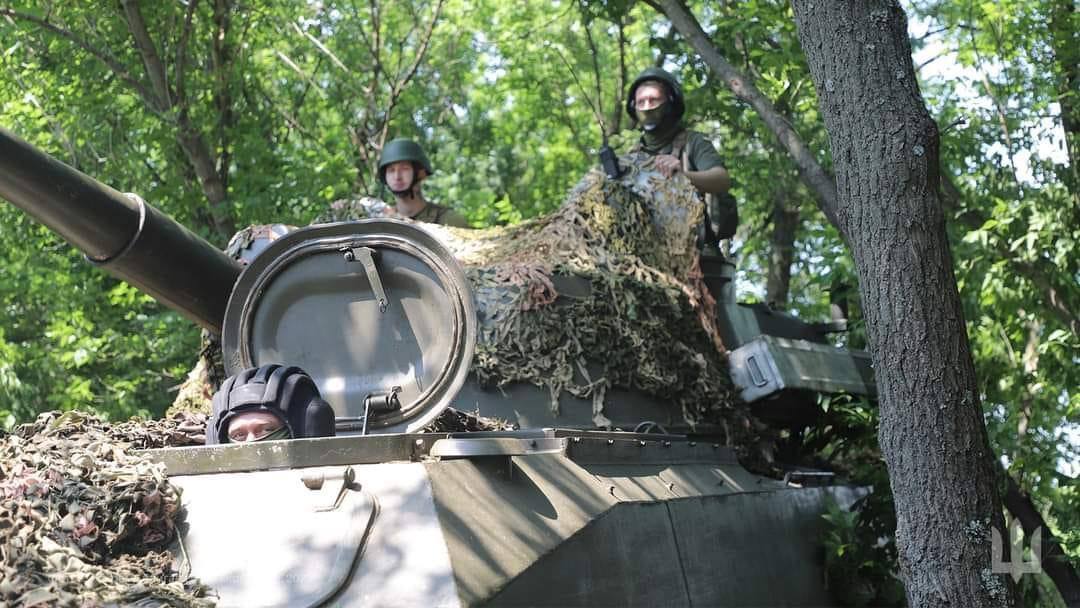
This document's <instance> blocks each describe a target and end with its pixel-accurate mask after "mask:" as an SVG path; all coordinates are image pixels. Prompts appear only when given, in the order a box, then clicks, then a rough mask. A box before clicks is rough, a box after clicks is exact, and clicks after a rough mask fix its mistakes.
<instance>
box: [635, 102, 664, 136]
mask: <svg viewBox="0 0 1080 608" xmlns="http://www.w3.org/2000/svg"><path fill="white" fill-rule="evenodd" d="M667 116H668V104H667V103H662V104H660V105H658V106H656V107H655V108H652V109H651V110H638V111H637V118H638V122H640V123H641V128H643V129H645V130H646V131H655V130H656V128H657V127H659V126H660V125H661V124H662V123H663V122H664V119H666V118H667Z"/></svg>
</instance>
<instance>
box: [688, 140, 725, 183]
mask: <svg viewBox="0 0 1080 608" xmlns="http://www.w3.org/2000/svg"><path fill="white" fill-rule="evenodd" d="M687 143H688V144H689V145H688V146H687V147H686V148H687V149H686V151H685V154H688V155H689V160H690V163H689V165H690V166H691V167H695V168H696V169H698V170H696V171H687V172H686V177H687V178H688V179H689V180H690V183H691V184H694V187H695V188H697V189H698V190H701V191H702V192H708V193H709V194H720V193H723V192H727V191H728V188H730V187H731V176H730V175H728V171H727V168H726V167H724V161H722V160H720V155H719V154H717V152H716V148H714V147H713V145H712V144H711V143H710V142H709V141H708V140H707V139H705V138H704V137H702V136H701V135H700V134H698V133H694V134H693V135H691V137H690V141H689V142H687Z"/></svg>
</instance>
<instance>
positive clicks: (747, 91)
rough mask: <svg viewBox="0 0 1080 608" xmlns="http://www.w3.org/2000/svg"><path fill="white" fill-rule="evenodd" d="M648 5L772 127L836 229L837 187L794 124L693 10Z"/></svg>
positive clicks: (679, 4)
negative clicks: (729, 58)
mask: <svg viewBox="0 0 1080 608" xmlns="http://www.w3.org/2000/svg"><path fill="white" fill-rule="evenodd" d="M645 2H646V3H647V4H648V5H649V6H651V7H653V8H654V9H656V10H657V11H658V12H661V13H663V14H665V15H667V18H668V19H669V20H670V21H671V25H673V26H674V27H675V29H676V30H678V31H679V33H680V34H681V35H682V37H683V38H685V39H686V41H687V42H689V43H690V46H691V47H693V49H694V50H695V51H697V53H698V55H700V56H701V58H702V59H704V60H705V63H706V64H707V65H708V66H709V69H710V70H712V71H713V72H715V73H716V74H717V75H718V76H720V78H721V79H723V81H724V83H725V84H727V86H728V88H730V89H731V91H732V92H733V93H735V96H736V97H738V98H739V99H741V100H743V101H745V102H746V103H748V104H750V107H752V108H754V111H756V112H757V113H758V116H760V117H761V120H763V121H764V122H765V124H766V125H767V126H768V127H769V130H770V131H772V133H773V135H775V136H776V139H777V140H779V142H780V145H782V146H783V147H784V149H786V150H787V151H788V154H790V155H791V158H792V160H794V161H795V166H796V167H797V168H798V169H799V177H800V178H801V179H802V180H803V182H804V183H805V184H806V186H807V187H808V188H809V189H810V192H812V193H813V194H814V198H815V200H817V203H818V206H819V207H820V208H821V211H822V212H823V213H825V217H827V218H829V221H830V222H832V223H833V224H834V225H835V224H836V222H837V219H836V200H837V199H836V183H835V181H834V180H833V177H832V176H831V175H829V173H828V172H827V171H825V169H824V168H822V166H821V164H820V163H818V162H817V159H815V158H814V154H813V153H812V152H811V151H810V149H809V148H807V147H806V144H805V143H804V142H803V140H802V138H800V137H799V134H798V133H796V132H795V129H794V128H792V126H791V123H790V122H788V121H787V119H785V118H784V116H783V115H782V114H781V113H780V112H778V111H777V109H776V108H775V107H774V106H773V104H772V102H771V101H769V98H767V97H765V95H764V94H763V93H762V92H761V91H760V90H758V88H757V87H756V86H754V82H753V80H751V79H750V78H747V77H746V76H745V75H743V73H742V72H740V71H739V70H737V69H736V68H735V66H733V65H731V64H730V63H728V62H727V60H726V59H724V57H723V56H722V55H720V53H719V51H717V50H716V46H714V45H713V43H712V41H711V40H709V36H708V34H706V33H705V30H704V29H702V27H701V24H699V23H698V21H697V19H696V18H695V17H694V15H693V13H691V12H690V9H688V8H687V7H686V4H684V3H683V0H645Z"/></svg>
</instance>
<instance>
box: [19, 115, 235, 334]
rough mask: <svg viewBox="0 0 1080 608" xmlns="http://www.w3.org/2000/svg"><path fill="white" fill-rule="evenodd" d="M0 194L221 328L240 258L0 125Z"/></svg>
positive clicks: (173, 304)
mask: <svg viewBox="0 0 1080 608" xmlns="http://www.w3.org/2000/svg"><path fill="white" fill-rule="evenodd" d="M0 197H2V198H5V199H7V200H8V201H11V202H12V203H13V204H14V205H15V206H17V207H19V208H21V209H22V210H24V211H26V212H27V213H29V214H30V215H31V216H33V217H34V218H35V219H37V220H38V221H39V222H41V223H42V224H45V225H46V226H48V227H49V228H51V229H52V230H54V231H55V232H57V233H58V234H59V235H60V236H62V237H63V238H64V239H65V240H66V241H67V242H69V243H71V244H72V245H73V246H75V247H76V248H78V249H79V250H80V251H82V252H83V253H84V254H86V259H87V260H89V261H90V262H91V263H93V264H95V265H97V266H100V267H101V268H102V269H103V270H105V271H106V272H108V273H109V274H111V275H113V276H115V277H117V278H119V279H123V280H125V281H127V282H129V283H131V284H132V285H134V286H135V287H137V288H139V289H140V290H142V291H143V292H144V293H146V294H148V295H150V296H151V297H153V298H154V299H155V300H157V301H158V302H161V303H162V304H164V305H165V306H168V307H169V308H171V309H173V310H175V311H177V312H179V313H180V314H182V315H184V316H185V317H187V318H189V319H191V320H192V321H195V322H196V323H198V324H199V325H201V326H203V327H205V328H206V329H208V330H210V331H211V332H214V333H215V334H220V333H221V321H222V319H223V318H224V317H225V305H226V303H227V302H228V300H229V294H230V293H231V292H232V287H233V284H234V283H236V279H237V277H238V276H239V275H240V265H239V264H238V263H237V262H236V261H234V260H233V259H232V258H230V257H229V256H227V255H225V254H224V253H223V252H222V251H220V250H219V249H217V248H216V247H214V246H213V245H211V244H210V243H208V242H206V241H205V240H204V239H202V238H201V237H199V236H198V235H196V234H195V233H193V232H191V231H190V230H188V229H187V228H184V227H183V226H181V225H180V224H178V223H177V222H176V221H174V220H173V219H171V218H170V217H168V216H167V215H165V214H164V213H161V212H160V211H158V210H157V209H155V208H153V207H151V206H150V205H149V204H147V203H146V202H145V201H143V200H142V199H141V198H139V197H138V196H135V195H132V194H121V193H120V192H117V191H116V190H114V189H112V188H110V187H109V186H106V185H104V184H102V183H101V182H99V181H97V180H95V179H93V178H91V177H88V176H87V175H85V174H83V173H81V172H79V171H77V170H75V169H73V168H71V167H69V166H68V165H65V164H64V163H62V162H60V161H58V160H56V159H55V158H52V157H51V156H49V155H48V154H45V153H44V152H42V151H40V150H38V149H37V148H35V147H33V146H31V145H30V144H29V143H27V142H26V141H24V140H22V139H20V138H19V137H17V136H16V135H14V134H13V133H11V132H10V131H8V130H6V129H3V128H0Z"/></svg>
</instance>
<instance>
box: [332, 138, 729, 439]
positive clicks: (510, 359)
mask: <svg viewBox="0 0 1080 608" xmlns="http://www.w3.org/2000/svg"><path fill="white" fill-rule="evenodd" d="M647 162H648V161H647V157H644V156H632V157H624V158H623V159H622V164H623V166H624V167H625V168H626V169H627V172H626V173H625V174H624V175H623V177H621V178H620V179H618V180H609V179H606V178H605V176H604V175H603V174H602V173H600V172H599V171H592V172H590V173H588V174H587V175H586V176H585V177H584V178H583V179H582V180H581V181H580V182H579V183H578V184H577V186H576V187H574V189H573V190H572V191H571V192H570V193H569V195H568V196H567V198H566V200H565V201H564V203H563V204H562V206H561V207H560V208H559V210H557V211H555V212H554V213H552V214H550V215H547V216H545V217H542V218H539V219H536V220H533V221H529V222H525V223H522V224H518V225H515V226H510V227H505V228H494V229H487V230H462V229H456V228H447V227H444V226H434V225H431V224H426V225H425V228H427V229H429V230H431V231H433V232H435V233H436V234H437V235H438V236H439V237H440V238H441V239H442V240H443V241H444V242H445V243H446V244H447V245H448V246H449V247H450V249H451V250H453V252H454V254H455V256H456V257H457V258H458V260H459V261H460V262H461V263H462V264H463V265H464V266H465V268H466V275H467V276H468V278H469V281H470V283H471V284H472V288H473V291H474V294H475V298H476V303H477V309H478V313H479V321H480V331H479V335H478V342H477V350H476V356H475V358H474V360H473V367H472V371H473V373H475V374H476V376H477V378H478V379H479V380H480V381H481V382H482V383H485V384H488V385H494V386H503V385H506V384H508V383H511V382H519V381H522V382H529V383H532V384H535V385H537V386H540V387H543V388H546V389H547V390H548V391H549V392H550V394H551V407H552V408H553V409H555V410H556V411H557V410H558V409H559V407H560V399H559V397H560V395H561V394H562V393H563V392H564V391H565V392H567V393H570V394H572V395H575V396H577V397H581V398H584V399H589V400H591V401H592V403H593V420H594V422H595V423H596V424H597V426H607V425H608V424H609V421H608V419H607V418H606V417H605V416H604V414H603V406H604V401H605V395H606V393H607V391H608V390H610V389H611V388H613V387H620V388H626V389H631V390H638V391H642V392H645V393H647V394H650V395H653V396H656V397H660V398H662V399H665V400H667V401H669V402H670V403H671V405H672V407H673V408H677V411H681V413H682V416H683V418H684V419H685V420H686V421H687V422H688V423H690V424H692V425H697V424H700V423H711V424H716V425H718V426H720V427H722V428H723V429H725V430H726V431H727V432H728V439H729V442H730V443H738V441H736V437H734V436H732V433H735V434H736V435H737V434H740V433H741V432H742V431H744V430H746V429H747V428H748V426H749V425H748V420H747V417H746V415H745V412H744V410H743V409H742V408H741V407H740V406H738V405H737V404H736V401H737V399H736V397H735V395H734V392H733V390H732V387H731V383H730V378H729V376H728V373H727V364H726V360H725V349H724V346H723V344H722V343H721V342H720V338H719V335H718V332H717V329H716V326H715V316H714V315H715V301H713V299H712V296H711V295H710V294H709V292H708V290H707V289H706V288H705V286H704V283H703V282H702V281H701V274H700V270H699V266H698V254H697V249H696V236H697V226H698V225H699V223H700V222H701V219H702V213H703V211H702V205H701V203H700V202H699V200H698V199H697V198H696V195H695V193H694V190H693V187H692V186H690V184H689V182H688V181H687V180H686V179H685V178H683V177H682V176H681V175H677V176H676V177H675V178H673V179H665V178H663V177H661V176H660V175H659V174H657V173H656V172H655V171H653V170H651V169H649V168H648V167H647ZM389 210H390V208H389V207H387V206H386V205H385V204H383V203H382V202H381V201H375V200H374V199H358V200H345V201H337V202H335V203H334V204H333V205H331V209H330V211H329V213H328V214H327V215H326V216H325V217H322V218H320V221H336V220H346V219H358V218H362V217H372V216H379V215H384V214H386V213H387V212H388V211H389ZM561 276H566V277H578V278H580V279H583V280H584V281H586V282H587V283H588V285H589V287H590V289H589V290H587V291H588V293H587V294H570V293H567V294H565V295H564V294H560V293H559V288H558V286H557V284H558V283H559V282H560V281H559V277H561ZM560 296H561V297H560ZM733 423H734V424H733Z"/></svg>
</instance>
